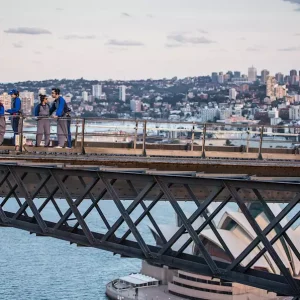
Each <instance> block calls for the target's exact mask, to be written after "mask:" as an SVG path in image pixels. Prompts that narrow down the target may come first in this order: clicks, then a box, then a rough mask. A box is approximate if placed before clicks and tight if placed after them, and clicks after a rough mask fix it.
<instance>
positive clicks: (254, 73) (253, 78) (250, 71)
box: [248, 66, 257, 82]
mask: <svg viewBox="0 0 300 300" xmlns="http://www.w3.org/2000/svg"><path fill="white" fill-rule="evenodd" d="M256 79H257V70H256V68H254V67H253V66H252V67H250V68H249V69H248V80H249V81H250V82H255V81H256Z"/></svg>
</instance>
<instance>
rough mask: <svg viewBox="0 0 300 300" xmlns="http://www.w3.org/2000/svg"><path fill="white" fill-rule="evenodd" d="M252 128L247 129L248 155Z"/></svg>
mask: <svg viewBox="0 0 300 300" xmlns="http://www.w3.org/2000/svg"><path fill="white" fill-rule="evenodd" d="M249 138H250V127H248V128H247V153H248V152H249Z"/></svg>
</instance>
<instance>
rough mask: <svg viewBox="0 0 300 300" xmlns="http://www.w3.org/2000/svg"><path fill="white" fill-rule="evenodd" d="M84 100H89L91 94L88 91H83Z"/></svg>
mask: <svg viewBox="0 0 300 300" xmlns="http://www.w3.org/2000/svg"><path fill="white" fill-rule="evenodd" d="M82 100H83V101H88V100H89V94H88V92H86V91H83V92H82Z"/></svg>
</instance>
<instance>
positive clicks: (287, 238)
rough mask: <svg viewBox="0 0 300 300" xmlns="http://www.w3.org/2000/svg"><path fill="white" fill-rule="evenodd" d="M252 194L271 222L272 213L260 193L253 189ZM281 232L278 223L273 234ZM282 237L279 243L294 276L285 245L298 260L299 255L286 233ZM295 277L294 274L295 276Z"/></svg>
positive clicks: (292, 264) (290, 259)
mask: <svg viewBox="0 0 300 300" xmlns="http://www.w3.org/2000/svg"><path fill="white" fill-rule="evenodd" d="M253 192H254V194H255V195H256V197H257V199H258V201H259V202H260V203H261V205H262V207H263V209H264V213H265V214H266V216H267V218H268V219H269V221H271V220H273V219H274V218H275V215H274V213H273V212H272V210H271V209H270V207H269V206H268V204H267V203H266V202H265V201H264V199H263V197H262V195H261V193H260V192H259V191H258V190H257V189H253ZM281 230H282V226H281V224H280V223H278V224H277V225H276V227H275V232H276V233H278V232H280V231H281ZM282 236H283V237H281V238H280V242H281V244H282V246H283V248H284V251H285V254H286V256H287V257H288V259H289V262H290V265H291V268H292V270H293V272H294V274H295V269H294V263H293V257H292V256H291V253H290V251H289V249H288V247H287V244H286V243H288V244H289V246H290V247H291V249H292V250H293V251H294V253H295V255H296V256H297V258H298V259H299V260H300V253H299V251H298V249H297V248H296V247H295V245H294V243H293V242H292V241H291V239H290V237H289V236H288V235H287V233H286V232H284V233H283V234H282ZM295 275H296V274H295Z"/></svg>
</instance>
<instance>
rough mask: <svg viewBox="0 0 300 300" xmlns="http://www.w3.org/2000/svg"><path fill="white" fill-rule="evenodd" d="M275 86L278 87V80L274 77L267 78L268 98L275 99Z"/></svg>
mask: <svg viewBox="0 0 300 300" xmlns="http://www.w3.org/2000/svg"><path fill="white" fill-rule="evenodd" d="M275 85H276V80H275V77H274V76H270V75H269V76H267V87H266V95H267V97H270V98H271V99H272V97H273V98H274V97H275V90H274V88H275Z"/></svg>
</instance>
